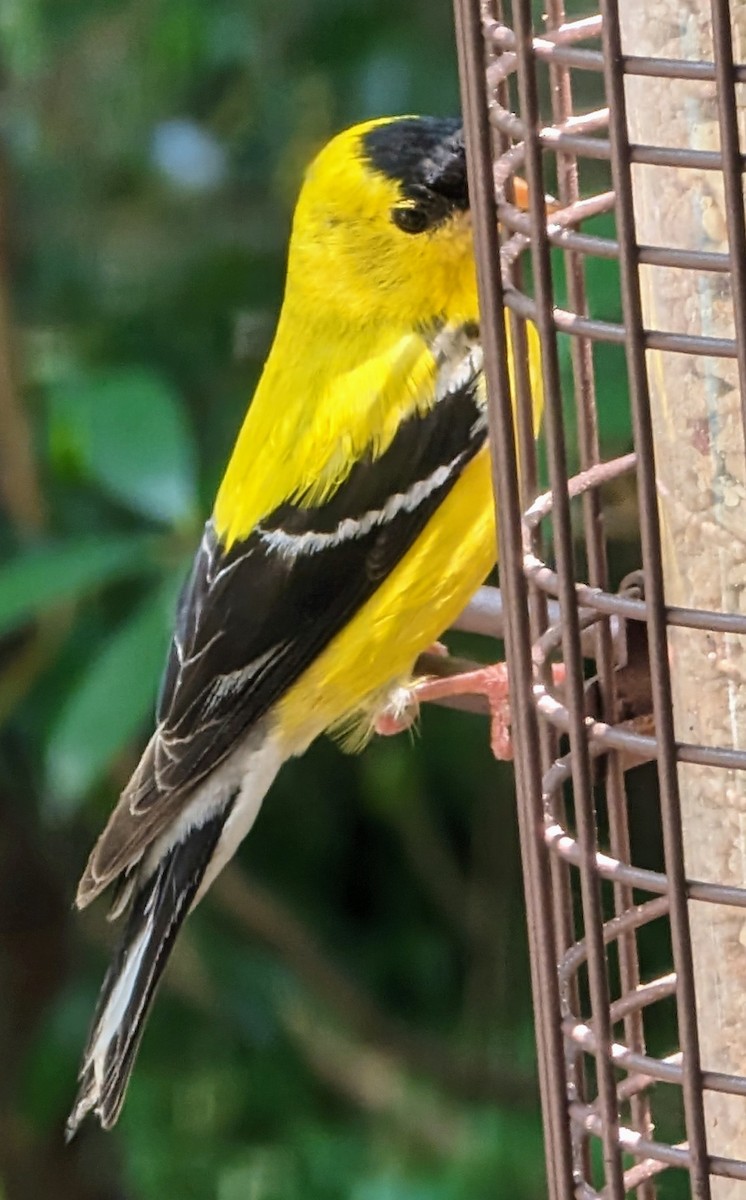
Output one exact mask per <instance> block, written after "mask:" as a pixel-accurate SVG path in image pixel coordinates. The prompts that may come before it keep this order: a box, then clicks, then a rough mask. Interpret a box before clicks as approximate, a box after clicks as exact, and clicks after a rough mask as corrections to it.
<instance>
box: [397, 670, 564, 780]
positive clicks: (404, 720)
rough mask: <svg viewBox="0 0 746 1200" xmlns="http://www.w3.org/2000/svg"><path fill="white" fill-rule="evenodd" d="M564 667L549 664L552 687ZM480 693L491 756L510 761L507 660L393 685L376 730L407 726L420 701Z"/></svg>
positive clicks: (409, 726) (399, 728) (558, 681)
mask: <svg viewBox="0 0 746 1200" xmlns="http://www.w3.org/2000/svg"><path fill="white" fill-rule="evenodd" d="M564 678H565V668H564V666H563V665H562V664H561V663H560V664H556V665H554V666H553V667H552V680H553V683H554V685H555V687H557V686H560V685H561V684H562V683H563V682H564ZM465 695H471V696H474V695H476V696H484V697H485V699H486V701H487V705H488V707H489V713H490V748H491V750H492V753H493V754H494V756H495V758H498V759H501V760H502V761H505V762H510V761H511V760H512V758H513V742H512V738H511V734H510V725H511V711H510V684H509V680H508V667H507V664H506V663H504V662H502V663H492V664H491V665H490V666H487V667H479V668H477V669H476V670H474V671H465V672H464V673H463V674H459V675H446V676H442V677H441V676H430V677H429V678H427V679H421V680H419V681H418V682H416V683H413V684H412V685H411V686H410V687H398V688H396V689H395V690H394V691H393V692H392V693H391V696H390V698H389V702H388V704H387V705H386V707H385V708H384V709H383V710H382V711H381V712H380V713H379V714H378V716H377V717H376V720H375V724H374V728H375V731H376V733H378V734H381V735H382V736H384V737H389V736H391V735H393V734H395V733H401V732H402V731H403V730H405V729H410V728H411V726H412V725H413V724H414V722H415V721H416V720H417V715H418V713H419V708H420V705H421V704H422V703H423V702H426V701H430V700H447V699H448V698H449V697H451V696H465Z"/></svg>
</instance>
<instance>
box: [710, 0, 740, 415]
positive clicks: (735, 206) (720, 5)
mask: <svg viewBox="0 0 746 1200" xmlns="http://www.w3.org/2000/svg"><path fill="white" fill-rule="evenodd" d="M711 11H712V41H713V49H714V57H715V78H716V80H717V88H716V90H717V99H718V114H719V117H720V147H721V153H722V172H723V185H724V189H725V211H726V215H727V222H728V253H729V257H730V275H731V284H732V288H733V308H734V313H735V325H736V347H737V352H738V380H739V384H740V388H741V420H742V422H743V429H744V437H745V438H746V217H744V209H743V167H742V166H741V142H740V136H739V132H738V113H737V110H736V77H735V70H734V61H733V33H732V29H731V13H730V4H729V2H728V0H712V3H711Z"/></svg>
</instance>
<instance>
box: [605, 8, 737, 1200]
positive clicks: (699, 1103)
mask: <svg viewBox="0 0 746 1200" xmlns="http://www.w3.org/2000/svg"><path fill="white" fill-rule="evenodd" d="M601 8H602V12H603V18H604V26H603V30H604V32H603V41H604V51H605V53H604V77H605V80H606V88H607V96H608V100H609V105H610V127H609V132H610V139H611V149H612V171H613V177H614V187H615V189H616V193H617V234H618V238H619V246H620V272H621V282H622V302H623V308H624V315H625V325H626V328H627V330H628V338H627V343H626V345H627V365H628V370H629V377H630V391H631V399H632V419H633V428H634V435H635V445H636V447H637V450H638V489H639V498H640V530H641V535H642V548H643V564H644V569H645V594H646V600H647V605H648V639H649V645H650V669H651V682H652V691H653V707H654V713H655V722H656V732H657V738H658V773H659V784H660V797H661V816H662V822H663V840H664V850H665V857H666V870H667V873H668V878H669V883H670V896H671V935H672V941H673V954H674V962H675V965H676V972H677V976H678V987H677V993H676V1002H677V1011H678V1023H679V1036H680V1041H681V1048H682V1050H683V1054H684V1062H683V1069H684V1082H683V1094H684V1110H685V1117H686V1128H687V1138H688V1142H689V1154H690V1160H691V1161H690V1168H689V1171H690V1178H691V1186H692V1193H693V1195H694V1196H696V1197H697V1200H710V1195H711V1190H710V1176H709V1171H708V1159H707V1139H706V1134H705V1119H704V1103H703V1095H702V1073H701V1064H700V1056H699V1035H698V1030H697V1009H696V999H695V992H694V975H693V965H692V948H691V936H690V928H689V912H688V908H687V885H686V872H685V868H684V850H683V840H682V831H681V803H680V796H679V786H678V777H677V766H676V760H677V756H676V742H675V736H674V724H673V700H672V695H671V679H670V672H669V665H668V641H667V635H666V612H665V601H664V592H663V565H662V558H661V544H660V523H659V519H658V504H657V496H656V481H655V462H654V456H653V430H652V422H651V416H650V396H649V392H648V377H647V370H646V360H645V339H644V327H643V319H642V302H641V296H640V282H639V260H638V247H637V241H636V234H635V220H634V198H633V193H632V173H631V164H630V149H629V138H628V135H627V113H626V102H625V93H624V71H623V66H622V63H623V59H622V43H621V32H620V27H619V8H618V0H601ZM741 203H742V202H741Z"/></svg>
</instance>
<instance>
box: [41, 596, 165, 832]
mask: <svg viewBox="0 0 746 1200" xmlns="http://www.w3.org/2000/svg"><path fill="white" fill-rule="evenodd" d="M181 579H182V576H181V574H179V576H178V578H177V577H175V576H169V578H168V580H167V582H166V583H165V584H164V585H162V586H161V587H159V588H158V589H157V590H156V591H154V592H152V593H151V594H150V595H149V596H148V598H147V600H146V601H145V602H144V603H143V604H142V605H141V607H140V608H138V609H137V610H136V611H135V613H134V614H133V616H132V617H131V618H130V619H129V620H128V621H126V622H125V623H124V624H123V625H121V626H120V627H119V628H118V629H117V631H116V633H115V634H114V635H113V637H112V638H111V639H110V640H109V642H108V643H107V644H106V645H105V646H104V647H103V649H102V650H101V651H100V652H99V653H98V654H97V655H96V657H95V658H94V659H93V661H92V662H91V663H89V665H88V670H87V671H86V672H85V673H84V675H83V677H82V678H81V679H80V680H79V682H78V685H77V687H76V688H75V690H74V691H73V693H72V695H71V696H70V698H69V700H68V701H67V703H66V704H65V705H64V707H63V709H62V711H61V713H60V716H59V719H58V721H57V724H56V725H55V726H54V728H53V730H52V733H51V735H50V737H49V741H48V743H47V754H46V771H47V783H48V793H49V796H50V802H51V805H52V806H53V808H54V809H55V810H56V811H57V812H58V813H68V812H70V811H71V810H72V809H74V808H75V807H76V806H77V804H78V803H79V802H80V801H81V800H82V799H83V798H84V796H85V794H86V792H87V791H88V790H89V789H90V788H91V786H92V785H93V784H94V783H95V782H96V781H97V780H98V779H100V777H101V775H102V774H103V773H104V772H105V770H106V768H107V767H108V766H109V764H110V763H111V761H112V759H114V758H115V756H116V755H117V754H118V753H119V752H120V751H121V750H123V749H124V747H125V746H126V745H127V743H128V742H129V741H130V739H131V738H133V737H134V736H135V735H136V733H137V732H138V730H139V729H140V727H141V726H142V725H143V723H144V722H145V721H146V720H147V718H148V716H149V714H150V713H151V712H152V709H153V705H154V703H155V698H156V694H157V691H158V680H159V678H160V674H161V671H162V669H163V665H164V659H165V653H166V647H167V644H168V635H169V630H170V628H171V625H172V623H173V614H174V608H175V604H176V596H177V593H178V589H179V586H180V584H181Z"/></svg>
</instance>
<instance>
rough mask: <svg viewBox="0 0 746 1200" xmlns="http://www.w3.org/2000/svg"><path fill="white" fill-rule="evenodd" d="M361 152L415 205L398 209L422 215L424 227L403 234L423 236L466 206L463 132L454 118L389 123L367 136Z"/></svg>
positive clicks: (410, 119) (373, 130) (460, 125)
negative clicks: (397, 185)
mask: <svg viewBox="0 0 746 1200" xmlns="http://www.w3.org/2000/svg"><path fill="white" fill-rule="evenodd" d="M363 149H364V152H365V157H366V158H367V159H368V161H369V162H370V164H371V166H372V167H374V169H375V170H377V171H380V172H381V173H382V174H384V175H387V176H388V177H389V179H394V180H396V182H397V183H399V184H400V186H401V192H402V198H403V199H407V200H413V201H414V202H415V205H416V208H415V209H411V208H410V209H407V210H401V211H406V212H409V213H412V212H420V213H421V214H422V219H423V221H424V223H420V225H419V228H414V227H412V228H409V229H407V232H411V233H419V232H422V231H423V230H424V229H426V228H431V227H432V226H434V225H436V224H439V223H440V222H442V221H443V220H444V219H445V218H446V217H447V216H448V215H449V213H450V212H452V211H453V210H454V209H461V210H465V209H467V208H468V207H469V193H468V188H467V182H466V152H465V148H464V131H463V127H462V124H461V121H460V120H458V119H457V118H452V117H451V118H448V117H402V118H400V119H394V120H393V121H387V122H386V124H384V125H376V126H375V127H374V128H373V129H371V130H369V132H368V133H366V134H365V136H364V137H363ZM399 211H400V210H398V209H395V210H394V213H397V212H399ZM397 223H398V222H397ZM402 227H404V226H402Z"/></svg>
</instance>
